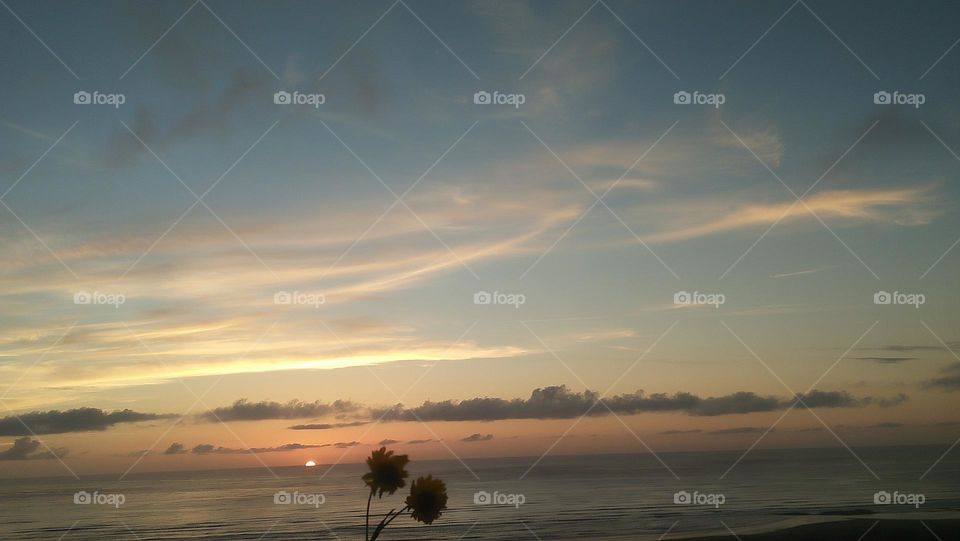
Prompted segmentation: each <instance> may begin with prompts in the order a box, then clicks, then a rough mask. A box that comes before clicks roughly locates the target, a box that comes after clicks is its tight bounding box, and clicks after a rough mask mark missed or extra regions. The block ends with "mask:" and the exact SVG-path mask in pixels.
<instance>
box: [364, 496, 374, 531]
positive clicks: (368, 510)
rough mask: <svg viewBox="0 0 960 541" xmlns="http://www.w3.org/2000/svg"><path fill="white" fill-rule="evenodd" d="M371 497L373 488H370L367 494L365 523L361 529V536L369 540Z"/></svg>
mask: <svg viewBox="0 0 960 541" xmlns="http://www.w3.org/2000/svg"><path fill="white" fill-rule="evenodd" d="M372 499H373V489H370V495H369V496H367V523H366V525H365V526H364V529H363V538H364V540H365V541H370V500H372Z"/></svg>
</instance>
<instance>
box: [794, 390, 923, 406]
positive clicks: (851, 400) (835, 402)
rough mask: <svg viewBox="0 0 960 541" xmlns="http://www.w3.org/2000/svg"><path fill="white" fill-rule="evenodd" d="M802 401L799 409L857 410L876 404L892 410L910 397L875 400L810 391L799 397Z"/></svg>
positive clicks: (900, 396)
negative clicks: (857, 408)
mask: <svg viewBox="0 0 960 541" xmlns="http://www.w3.org/2000/svg"><path fill="white" fill-rule="evenodd" d="M798 398H799V399H801V400H802V402H801V403H799V404H797V407H798V408H801V409H803V408H804V407H806V408H856V407H862V406H869V405H871V404H876V405H878V406H880V407H881V408H891V407H893V406H897V405H899V404H902V403H904V402H906V401H907V400H908V399H909V397H908V396H907V395H905V394H903V393H900V394H898V395H896V396H893V397H890V398H883V397H880V398H875V397H872V396H866V397H863V398H857V397H855V396H853V395H851V394H850V393H848V392H847V391H810V392H809V393H807V394H806V395H803V394H801V395H798Z"/></svg>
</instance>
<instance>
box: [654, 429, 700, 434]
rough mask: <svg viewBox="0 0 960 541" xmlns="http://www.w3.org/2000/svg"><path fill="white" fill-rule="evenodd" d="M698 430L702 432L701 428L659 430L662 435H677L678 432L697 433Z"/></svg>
mask: <svg viewBox="0 0 960 541" xmlns="http://www.w3.org/2000/svg"><path fill="white" fill-rule="evenodd" d="M700 432H703V430H700V429H699V428H693V429H690V430H664V431H663V432H661V434H663V435H664V436H677V435H680V434H699V433H700Z"/></svg>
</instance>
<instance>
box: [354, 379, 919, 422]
mask: <svg viewBox="0 0 960 541" xmlns="http://www.w3.org/2000/svg"><path fill="white" fill-rule="evenodd" d="M800 398H802V400H803V402H804V403H805V404H806V405H807V407H810V408H836V407H859V406H866V405H868V404H871V403H878V404H881V405H893V402H891V401H890V400H886V399H873V398H869V397H868V398H864V399H858V398H855V397H853V396H852V395H850V394H849V393H847V392H846V391H811V392H810V393H807V394H806V395H801V396H800ZM599 399H600V396H599V394H598V393H596V392H593V391H589V390H587V391H584V392H582V393H577V392H573V391H571V390H569V389H568V388H567V387H566V386H563V385H560V386H553V387H544V388H542V389H536V390H534V391H533V393H531V395H530V398H529V399H526V400H523V399H520V398H515V399H512V400H506V399H502V398H485V397H484V398H472V399H468V400H462V401H457V400H445V401H442V402H431V401H427V402H424V403H423V404H422V405H420V406H417V407H415V408H412V409H408V408H404V407H403V406H401V405H397V406H393V407H391V408H387V409H373V410H372V411H371V415H373V416H374V417H377V418H379V417H380V416H383V420H386V421H417V420H423V421H498V420H504V419H570V418H575V417H579V416H581V415H585V414H589V415H591V416H601V415H607V414H609V413H610V411H612V412H613V413H616V414H618V415H630V414H635V413H650V412H684V413H687V414H689V415H695V416H700V417H711V416H718V415H732V414H742V413H754V412H767V411H776V410H781V409H784V408H787V407H789V406H790V405H792V404H793V403H794V401H795V400H796V399H792V400H784V399H781V398H778V397H775V396H761V395H758V394H756V393H752V392H746V391H741V392H737V393H733V394H729V395H725V396H719V397H707V398H701V397H699V396H696V395H694V394H691V393H685V392H680V393H675V394H672V395H668V394H664V393H656V394H650V395H648V394H645V393H644V392H643V391H637V392H635V393H627V394H621V395H617V396H613V397H609V398H604V399H603V404H605V405H606V407H604V405H603V404H600V405H596V406H595V407H593V408H592V409H591V407H592V406H594V404H595V403H596V401H597V400H599ZM905 399H906V396H905V395H903V397H902V398H898V399H896V400H899V401H900V402H902V401H903V400H905ZM896 403H899V402H896ZM801 407H802V406H801ZM608 408H609V410H608Z"/></svg>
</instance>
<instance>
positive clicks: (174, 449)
mask: <svg viewBox="0 0 960 541" xmlns="http://www.w3.org/2000/svg"><path fill="white" fill-rule="evenodd" d="M186 452H187V450H186V449H185V448H184V447H183V444H182V443H177V442H174V443H171V444H170V447H167V449H166V450H165V451H164V452H163V454H165V455H180V454H183V453H186Z"/></svg>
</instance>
